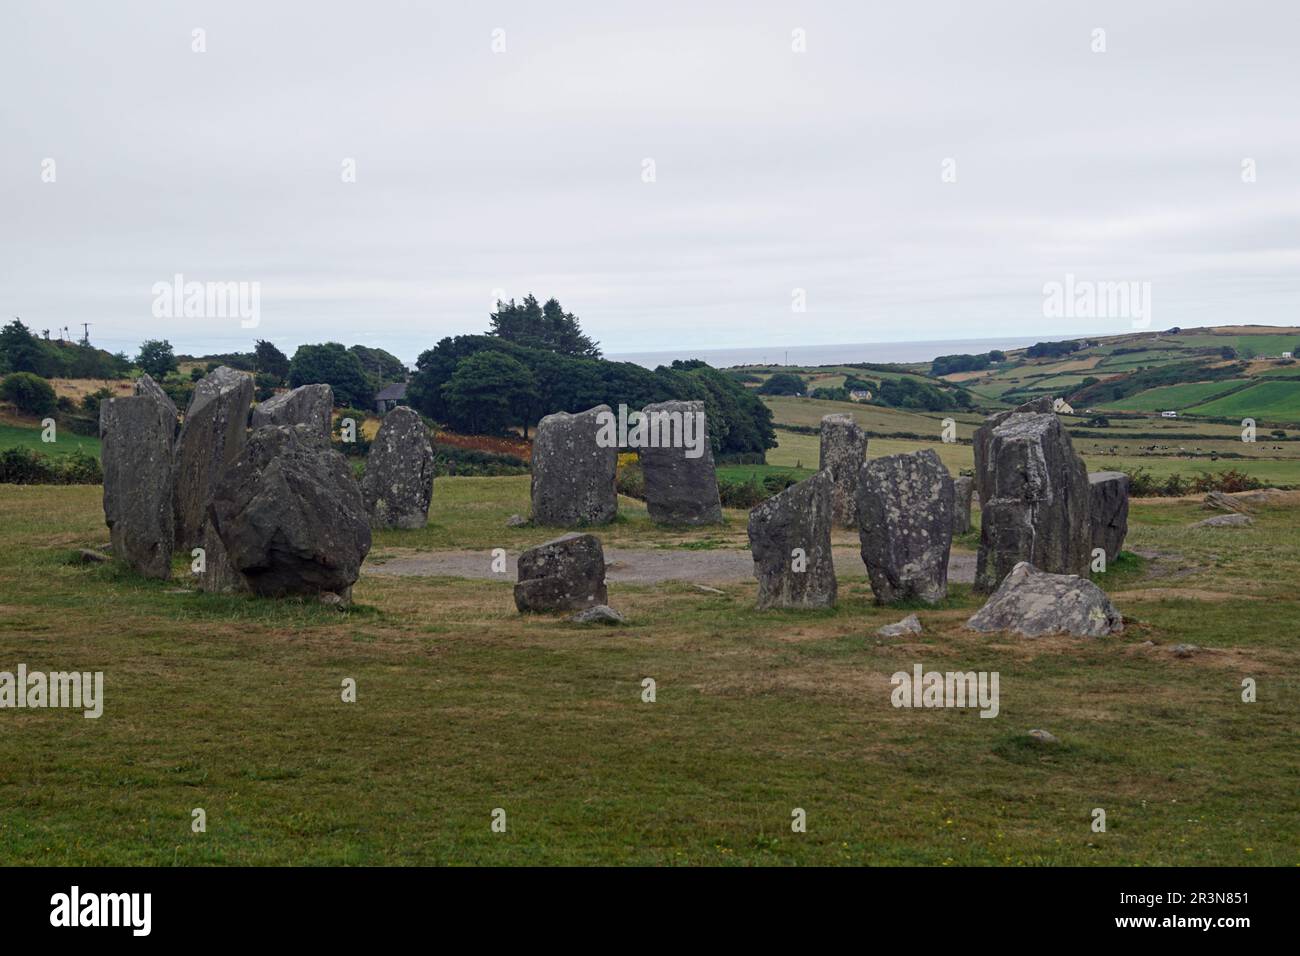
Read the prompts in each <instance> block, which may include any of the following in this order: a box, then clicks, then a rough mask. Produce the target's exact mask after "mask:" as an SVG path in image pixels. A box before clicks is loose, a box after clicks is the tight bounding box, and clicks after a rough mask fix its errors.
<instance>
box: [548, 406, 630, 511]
mask: <svg viewBox="0 0 1300 956" xmlns="http://www.w3.org/2000/svg"><path fill="white" fill-rule="evenodd" d="M612 416H613V412H612V411H611V410H610V407H609V406H608V405H597V406H596V407H595V408H589V409H587V410H586V411H585V412H578V413H577V414H573V415H571V414H569V413H568V412H556V413H554V414H552V415H547V416H546V417H545V418H543V419H542V420H541V421H540V422H539V423H538V425H537V431H536V433H535V434H534V436H533V462H532V499H533V515H532V517H533V522H534V523H535V524H540V525H554V526H556V527H561V528H578V527H584V526H587V525H601V524H608V523H609V522H611V521H613V520H614V518H615V517H616V516H617V515H618V491H617V490H616V489H615V487H614V480H615V472H616V471H617V469H618V445H617V443H616V442H612V441H609V442H602V441H599V440H598V437H599V436H600V433H601V431H602V421H605V420H608V419H609V418H612Z"/></svg>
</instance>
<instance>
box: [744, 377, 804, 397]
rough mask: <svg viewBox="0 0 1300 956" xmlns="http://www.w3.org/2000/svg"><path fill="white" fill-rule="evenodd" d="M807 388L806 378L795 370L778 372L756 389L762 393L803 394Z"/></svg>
mask: <svg viewBox="0 0 1300 956" xmlns="http://www.w3.org/2000/svg"><path fill="white" fill-rule="evenodd" d="M805 388H806V386H805V385H804V380H803V379H802V378H800V377H799V376H798V375H795V374H794V373H793V372H777V373H776V374H775V375H771V376H769V377H768V379H767V381H766V382H764V383H763V384H762V385H760V386H758V388H757V389H756V391H757V392H758V394H760V395H802V394H803V393H804V389H805Z"/></svg>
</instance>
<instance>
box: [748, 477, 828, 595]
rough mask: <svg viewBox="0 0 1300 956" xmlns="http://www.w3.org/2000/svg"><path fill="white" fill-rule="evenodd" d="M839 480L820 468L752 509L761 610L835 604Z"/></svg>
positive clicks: (751, 546)
mask: <svg viewBox="0 0 1300 956" xmlns="http://www.w3.org/2000/svg"><path fill="white" fill-rule="evenodd" d="M834 486H835V482H834V479H833V478H832V477H831V473H830V472H829V471H824V470H823V471H819V472H817V474H815V475H813V476H812V477H811V478H805V479H804V480H803V481H801V482H799V483H798V484H795V485H791V486H790V487H789V488H787V489H785V491H782V492H781V493H780V494H777V495H774V496H773V497H771V498H769V499H767V500H766V501H764V502H763V503H762V504H760V505H758V507H756V508H754V510H752V511H751V512H750V513H749V549H750V551H752V552H753V554H754V577H756V578H758V608H759V610H763V609H764V608H769V607H834V606H835V565H834V564H833V563H832V561H831V517H832V513H833V495H834ZM796 549H797V550H796Z"/></svg>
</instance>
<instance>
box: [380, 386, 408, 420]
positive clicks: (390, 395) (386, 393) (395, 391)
mask: <svg viewBox="0 0 1300 956" xmlns="http://www.w3.org/2000/svg"><path fill="white" fill-rule="evenodd" d="M405 404H406V383H405V382H396V383H394V384H393V385H385V386H384V387H383V388H382V389H381V390H380V391H379V392H378V393H377V394H376V395H375V411H377V412H379V414H380V415H383V414H386V413H387V412H391V411H392V410H393V409H394V408H396V407H397V406H398V405H405Z"/></svg>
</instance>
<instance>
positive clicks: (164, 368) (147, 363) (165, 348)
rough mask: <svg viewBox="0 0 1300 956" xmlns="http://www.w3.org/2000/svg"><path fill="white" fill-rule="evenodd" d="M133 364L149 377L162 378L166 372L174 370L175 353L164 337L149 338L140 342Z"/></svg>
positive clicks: (165, 375)
mask: <svg viewBox="0 0 1300 956" xmlns="http://www.w3.org/2000/svg"><path fill="white" fill-rule="evenodd" d="M135 364H136V365H138V366H140V369H141V371H143V372H145V373H147V374H148V375H149V377H150V378H156V379H164V378H166V377H167V373H168V372H174V371H176V368H177V365H176V353H175V352H173V351H172V344H171V343H170V342H168V341H167V340H166V339H149V340H148V341H147V342H144V343H143V344H141V346H140V354H139V355H137V356H136V357H135Z"/></svg>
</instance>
